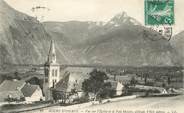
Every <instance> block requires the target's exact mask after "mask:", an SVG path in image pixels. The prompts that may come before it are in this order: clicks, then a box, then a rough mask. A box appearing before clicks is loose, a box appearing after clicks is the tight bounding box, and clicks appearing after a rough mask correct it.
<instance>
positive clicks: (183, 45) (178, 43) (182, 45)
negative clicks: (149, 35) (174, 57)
mask: <svg viewBox="0 0 184 113" xmlns="http://www.w3.org/2000/svg"><path fill="white" fill-rule="evenodd" d="M171 44H172V46H173V48H175V50H176V51H177V53H178V54H179V56H180V57H181V58H180V59H184V31H182V32H180V33H178V34H177V35H175V36H174V37H173V38H172V39H171ZM181 62H182V64H183V65H184V60H181Z"/></svg>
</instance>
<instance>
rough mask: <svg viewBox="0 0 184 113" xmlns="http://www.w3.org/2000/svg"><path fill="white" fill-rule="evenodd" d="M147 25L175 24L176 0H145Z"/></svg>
mask: <svg viewBox="0 0 184 113" xmlns="http://www.w3.org/2000/svg"><path fill="white" fill-rule="evenodd" d="M144 5H145V7H144V10H145V24H146V25H173V24H174V0H145V4H144Z"/></svg>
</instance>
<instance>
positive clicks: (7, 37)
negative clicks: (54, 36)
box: [0, 0, 64, 67]
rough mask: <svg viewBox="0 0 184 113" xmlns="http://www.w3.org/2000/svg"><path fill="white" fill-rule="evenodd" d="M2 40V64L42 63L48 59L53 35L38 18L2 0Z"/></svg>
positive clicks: (0, 12)
mask: <svg viewBox="0 0 184 113" xmlns="http://www.w3.org/2000/svg"><path fill="white" fill-rule="evenodd" d="M0 40H1V41H0V53H1V54H0V64H1V65H2V64H5V63H8V64H12V63H13V64H41V63H44V62H45V61H46V58H47V54H48V49H49V44H50V40H51V37H50V36H49V34H47V33H46V31H45V30H44V27H43V25H42V24H40V23H39V22H38V21H37V20H36V19H34V18H33V17H30V16H27V15H25V14H23V13H20V12H18V11H16V10H14V9H12V8H11V7H10V6H8V5H7V4H6V3H5V2H4V1H3V0H0ZM58 55H59V56H60V59H63V57H62V54H60V52H58ZM63 62H64V61H63ZM1 67H2V66H1Z"/></svg>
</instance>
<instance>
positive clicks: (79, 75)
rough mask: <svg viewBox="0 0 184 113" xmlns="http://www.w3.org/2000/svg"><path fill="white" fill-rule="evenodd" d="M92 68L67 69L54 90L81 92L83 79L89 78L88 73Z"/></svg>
mask: <svg viewBox="0 0 184 113" xmlns="http://www.w3.org/2000/svg"><path fill="white" fill-rule="evenodd" d="M92 70H93V68H87V67H67V68H66V69H65V75H64V77H63V79H61V80H60V81H59V82H58V83H57V84H56V87H55V89H56V90H57V91H63V92H70V91H71V90H72V89H74V88H75V89H76V90H77V91H82V83H83V81H84V79H87V78H89V73H90V72H92Z"/></svg>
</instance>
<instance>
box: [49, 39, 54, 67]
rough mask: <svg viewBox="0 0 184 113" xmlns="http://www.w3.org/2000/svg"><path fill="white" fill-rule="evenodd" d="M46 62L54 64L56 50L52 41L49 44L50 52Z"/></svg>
mask: <svg viewBox="0 0 184 113" xmlns="http://www.w3.org/2000/svg"><path fill="white" fill-rule="evenodd" d="M48 62H49V63H53V64H55V63H56V50H55V45H54V41H53V40H51V44H50V50H49V55H48Z"/></svg>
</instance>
